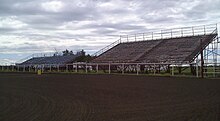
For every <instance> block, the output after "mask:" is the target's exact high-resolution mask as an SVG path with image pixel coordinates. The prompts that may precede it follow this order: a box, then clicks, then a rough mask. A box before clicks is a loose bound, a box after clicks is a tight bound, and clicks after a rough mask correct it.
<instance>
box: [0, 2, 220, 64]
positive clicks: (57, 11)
mask: <svg viewBox="0 0 220 121" xmlns="http://www.w3.org/2000/svg"><path fill="white" fill-rule="evenodd" d="M219 6H220V0H0V63H8V62H15V61H17V60H19V59H21V58H24V57H26V56H28V55H31V54H32V53H41V52H54V51H55V50H57V51H62V50H64V49H69V50H73V51H78V50H81V49H84V50H85V51H86V52H87V53H90V54H92V53H94V52H96V51H97V50H99V49H101V48H102V47H104V46H106V45H108V44H109V43H111V42H114V41H116V40H117V39H118V38H119V35H125V34H131V33H140V32H149V31H153V30H155V29H156V30H157V29H164V28H173V27H183V26H194V25H203V24H213V23H219V22H220V7H219Z"/></svg>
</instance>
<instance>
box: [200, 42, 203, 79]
mask: <svg viewBox="0 0 220 121" xmlns="http://www.w3.org/2000/svg"><path fill="white" fill-rule="evenodd" d="M200 47H201V50H200V54H201V78H204V73H203V72H204V68H203V67H204V58H203V48H202V39H200Z"/></svg>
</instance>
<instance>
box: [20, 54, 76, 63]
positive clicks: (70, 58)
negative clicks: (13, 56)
mask: <svg viewBox="0 0 220 121" xmlns="http://www.w3.org/2000/svg"><path fill="white" fill-rule="evenodd" d="M76 57H78V55H64V56H61V55H58V56H50V57H33V58H31V59H29V60H27V61H24V62H23V63H20V64H18V65H41V64H45V65H49V64H68V63H73V62H74V60H75V58H76Z"/></svg>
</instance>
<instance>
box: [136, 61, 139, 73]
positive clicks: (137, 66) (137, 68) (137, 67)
mask: <svg viewBox="0 0 220 121" xmlns="http://www.w3.org/2000/svg"><path fill="white" fill-rule="evenodd" d="M136 70H137V75H138V74H139V65H138V64H137V65H136Z"/></svg>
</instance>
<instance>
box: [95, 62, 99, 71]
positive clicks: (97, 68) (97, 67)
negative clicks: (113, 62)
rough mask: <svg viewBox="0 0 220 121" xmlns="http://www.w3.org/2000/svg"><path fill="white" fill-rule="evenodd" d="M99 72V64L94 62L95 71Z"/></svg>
mask: <svg viewBox="0 0 220 121" xmlns="http://www.w3.org/2000/svg"><path fill="white" fill-rule="evenodd" d="M98 72H99V64H96V73H98Z"/></svg>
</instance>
